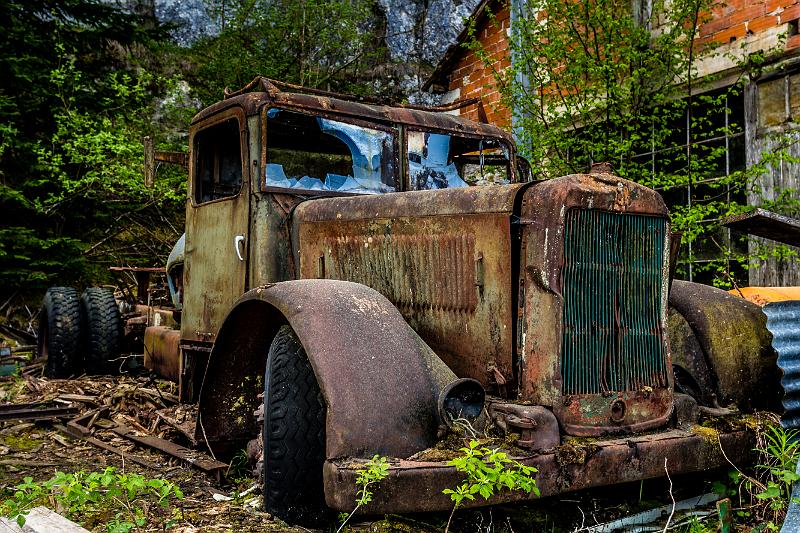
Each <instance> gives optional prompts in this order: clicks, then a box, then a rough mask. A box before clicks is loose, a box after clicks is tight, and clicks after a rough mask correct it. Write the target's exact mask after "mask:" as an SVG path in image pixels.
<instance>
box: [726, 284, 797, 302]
mask: <svg viewBox="0 0 800 533" xmlns="http://www.w3.org/2000/svg"><path fill="white" fill-rule="evenodd" d="M728 292H729V293H731V294H733V295H735V296H739V297H741V298H744V299H745V300H748V301H750V302H753V303H754V304H756V305H760V306H762V307H763V306H765V305H767V304H768V303H772V302H783V301H786V300H800V287H742V288H741V289H733V290H730V291H728Z"/></svg>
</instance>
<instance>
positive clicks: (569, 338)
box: [561, 209, 667, 394]
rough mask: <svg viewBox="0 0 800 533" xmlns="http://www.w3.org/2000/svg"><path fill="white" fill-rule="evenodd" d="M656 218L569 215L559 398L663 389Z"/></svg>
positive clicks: (659, 224) (662, 223)
mask: <svg viewBox="0 0 800 533" xmlns="http://www.w3.org/2000/svg"><path fill="white" fill-rule="evenodd" d="M666 227H667V223H666V220H665V219H664V218H662V217H652V216H642V215H630V214H617V213H608V212H605V211H599V210H594V209H573V210H571V211H569V213H568V214H567V217H566V228H565V231H564V270H563V272H564V289H563V291H564V329H563V349H562V359H561V372H562V375H563V377H564V382H563V392H564V393H565V394H598V393H601V392H607V391H626V390H640V389H642V388H643V387H659V388H663V387H666V385H667V375H666V366H665V357H664V353H663V346H664V345H663V344H662V342H661V334H662V331H661V320H660V319H661V317H660V311H661V288H662V280H663V270H662V266H663V263H664V252H665V250H664V242H665V240H664V233H665V231H666Z"/></svg>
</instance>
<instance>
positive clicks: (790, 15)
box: [780, 4, 800, 24]
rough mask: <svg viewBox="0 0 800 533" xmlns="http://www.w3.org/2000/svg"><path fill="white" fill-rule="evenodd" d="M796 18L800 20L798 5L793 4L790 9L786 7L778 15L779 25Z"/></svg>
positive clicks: (799, 7) (799, 5) (799, 6)
mask: <svg viewBox="0 0 800 533" xmlns="http://www.w3.org/2000/svg"><path fill="white" fill-rule="evenodd" d="M798 18H800V4H794V5H793V6H791V7H787V8H786V9H784V10H783V13H781V15H780V19H781V24H783V23H784V22H789V21H790V20H795V19H798Z"/></svg>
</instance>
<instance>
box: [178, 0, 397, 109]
mask: <svg viewBox="0 0 800 533" xmlns="http://www.w3.org/2000/svg"><path fill="white" fill-rule="evenodd" d="M208 6H209V8H210V11H211V12H212V14H214V15H216V18H217V20H219V23H220V26H221V28H222V30H221V32H220V34H219V35H218V36H214V37H209V38H206V39H203V40H201V41H199V42H198V43H196V44H195V45H194V46H193V47H192V51H193V54H194V57H195V60H196V61H197V63H198V68H197V70H196V72H194V73H193V76H194V79H195V80H196V81H195V83H194V85H195V86H196V88H197V90H198V95H199V96H200V98H201V99H202V100H203V102H204V103H205V104H211V103H213V102H215V101H217V100H219V98H220V96H221V95H222V90H223V89H224V88H225V87H232V88H239V87H243V86H244V85H246V84H247V83H249V82H250V81H251V80H252V79H253V78H254V77H255V76H256V75H262V76H267V77H270V78H274V79H278V80H281V81H286V82H290V83H296V84H299V85H304V86H307V87H319V88H323V89H331V90H337V91H342V92H352V93H356V94H363V93H364V91H365V90H366V85H365V84H364V83H363V80H365V78H367V75H368V69H369V68H370V67H372V66H373V65H374V63H375V60H376V59H377V58H379V57H382V55H383V54H384V51H383V44H382V40H381V38H380V36H379V35H377V32H374V31H372V30H373V29H374V26H375V24H376V23H377V22H376V17H375V16H374V12H373V11H374V4H373V2H372V1H371V0H356V1H353V0H276V1H273V2H266V3H260V2H254V1H253V0H234V1H230V0H224V1H218V0H217V1H209V2H208Z"/></svg>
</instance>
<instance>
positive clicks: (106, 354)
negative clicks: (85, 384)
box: [81, 287, 122, 374]
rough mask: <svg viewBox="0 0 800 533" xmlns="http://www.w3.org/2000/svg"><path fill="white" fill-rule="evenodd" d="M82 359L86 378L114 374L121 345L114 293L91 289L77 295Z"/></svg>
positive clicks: (120, 323)
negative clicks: (82, 320) (80, 319)
mask: <svg viewBox="0 0 800 533" xmlns="http://www.w3.org/2000/svg"><path fill="white" fill-rule="evenodd" d="M81 311H82V312H83V316H84V324H85V326H84V337H83V345H84V355H85V360H86V372H87V373H89V374H115V373H117V371H118V369H119V364H118V362H117V361H115V359H117V358H118V357H119V353H120V347H121V345H122V316H121V315H120V312H119V307H118V306H117V300H116V299H115V298H114V293H113V292H112V291H110V290H109V289H102V288H98V287H93V288H90V289H86V290H85V291H83V295H81Z"/></svg>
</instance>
